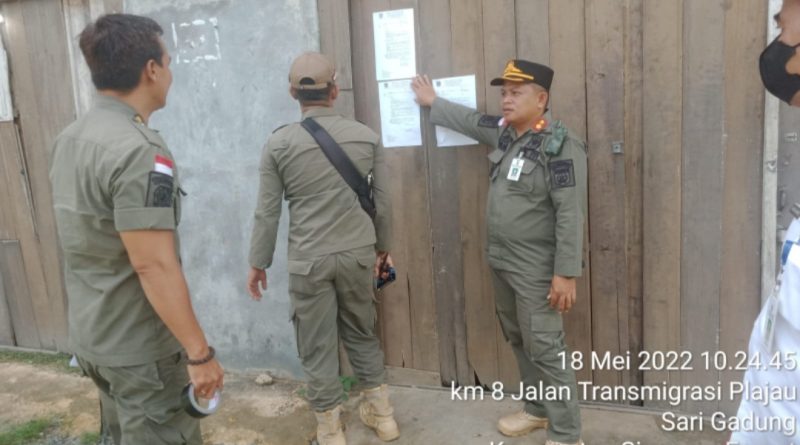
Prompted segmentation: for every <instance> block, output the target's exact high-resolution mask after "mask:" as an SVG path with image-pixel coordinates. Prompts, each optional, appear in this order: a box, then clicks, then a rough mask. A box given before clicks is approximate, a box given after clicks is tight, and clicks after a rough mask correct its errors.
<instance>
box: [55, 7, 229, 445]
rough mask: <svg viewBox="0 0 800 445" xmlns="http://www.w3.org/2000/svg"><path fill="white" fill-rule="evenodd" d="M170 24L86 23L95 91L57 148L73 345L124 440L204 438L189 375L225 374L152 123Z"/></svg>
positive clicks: (164, 74)
mask: <svg viewBox="0 0 800 445" xmlns="http://www.w3.org/2000/svg"><path fill="white" fill-rule="evenodd" d="M162 33H163V31H162V29H161V27H160V26H159V25H158V24H157V23H156V22H155V21H153V20H151V19H149V18H146V17H140V16H136V15H129V14H110V15H105V16H102V17H100V18H99V19H97V21H95V22H94V23H91V24H89V25H88V26H86V28H85V29H84V30H83V32H81V34H80V48H81V51H82V52H83V55H84V58H85V59H86V62H87V64H88V65H89V70H90V71H91V75H92V82H93V83H94V86H95V87H96V89H97V95H96V97H95V100H94V105H93V107H92V108H91V110H89V111H88V112H87V113H86V114H85V115H84V116H82V117H80V118H78V119H77V120H76V121H75V122H73V123H72V124H70V125H69V126H68V127H67V128H66V129H64V130H63V131H62V132H61V134H60V135H59V136H58V138H57V139H56V141H55V143H54V146H53V148H52V153H51V157H50V181H51V185H52V192H53V206H54V209H55V219H56V224H57V227H58V235H59V239H60V243H61V248H62V249H63V252H64V257H63V258H64V265H65V268H64V281H65V284H66V291H67V299H68V302H69V311H68V313H69V314H68V319H69V337H70V347H71V349H72V352H74V354H75V356H76V357H77V361H78V364H79V365H80V367H81V369H82V370H83V372H84V373H85V374H86V375H88V376H89V377H90V378H91V379H92V380H93V381H94V383H95V385H96V386H97V388H98V390H99V392H100V401H101V412H102V418H103V421H104V429H106V431H108V430H110V433H111V436H112V438H113V440H114V443H116V444H118V445H120V444H121V445H142V444H148V445H159V444H164V445H167V444H169V445H173V444H192V445H194V444H198V445H199V444H201V443H202V439H201V435H200V425H199V422H198V421H197V419H194V418H192V417H190V416H189V415H188V414H187V413H186V412H185V411H184V409H183V403H182V391H183V389H184V387H185V385H186V384H187V383H188V382H191V383H192V384H193V385H194V388H195V392H196V396H199V397H201V398H211V397H212V396H213V394H214V393H215V392H216V391H218V390H221V389H222V386H223V370H222V367H221V366H220V364H219V363H218V362H217V360H216V359H215V358H214V356H215V352H214V348H212V347H211V346H209V345H208V343H207V341H206V338H205V335H204V334H203V331H202V329H201V327H200V325H199V323H198V321H197V319H196V317H195V313H194V310H193V308H192V304H191V299H190V296H189V290H188V287H187V284H186V279H185V278H184V275H183V271H182V269H181V262H180V256H179V242H178V234H177V232H176V229H177V226H178V223H179V221H180V217H181V215H180V200H181V196H180V193H181V188H180V180H179V176H178V168H177V165H176V163H175V159H174V158H173V156H172V153H171V152H170V150H169V149H168V148H167V145H166V143H165V142H164V140H163V139H162V138H161V136H159V134H158V133H157V132H156V131H155V130H152V129H150V128H149V127H148V126H147V122H148V119H149V118H150V116H151V114H152V113H153V112H155V111H156V110H158V109H160V108H163V107H164V106H165V104H166V99H167V93H168V91H169V88H170V85H171V83H172V73H171V71H170V67H169V65H170V56H169V54H168V52H167V49H166V47H165V45H164V41H163V40H162V39H161V37H160V36H161V35H162Z"/></svg>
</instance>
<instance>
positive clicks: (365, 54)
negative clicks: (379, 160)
mask: <svg viewBox="0 0 800 445" xmlns="http://www.w3.org/2000/svg"><path fill="white" fill-rule="evenodd" d="M350 6H351V8H350V16H351V23H352V25H351V30H352V45H353V46H352V48H353V59H352V63H353V83H354V85H359V88H357V89H356V90H355V91H354V93H355V94H354V101H355V110H356V118H357V119H359V120H360V121H361V122H364V123H365V124H366V125H367V126H369V127H370V128H372V129H373V130H375V131H377V132H378V133H380V125H381V124H380V113H379V112H378V85H377V81H376V77H375V49H374V40H373V31H372V13H373V12H375V11H383V10H387V9H390V2H389V0H371V1H357V2H351V3H350ZM401 154H402V153H401V152H400V151H397V150H389V152H388V153H387V162H389V165H390V168H389V173H390V179H391V185H392V202H396V203H397V206H398V207H400V206H405V205H406V203H405V199H404V196H405V195H404V194H402V193H399V189H401V188H402V187H403V174H402V169H401V168H400V163H401V162H402V160H401V158H400V156H399V155H401ZM396 208H397V207H396ZM404 213H406V212H394V219H393V227H394V234H393V247H394V249H393V251H392V252H391V253H392V256H393V257H394V259H395V263H396V264H397V266H398V267H397V270H398V276H397V280H398V282H397V283H396V284H394V285H392V286H389V287H388V288H387V289H386V290H385V291H383V292H381V294H382V295H380V297H379V299H380V304H379V306H378V316H379V325H380V333H381V344H382V346H383V351H384V355H385V360H386V364H388V365H391V366H397V367H405V366H410V365H411V363H412V358H411V319H410V313H409V309H408V307H409V292H410V288H411V281H412V278H411V277H410V276H409V269H408V267H407V264H408V261H409V260H408V256H409V252H408V246H407V243H405V242H404V240H405V238H404V237H403V235H404V234H405V232H406V230H407V229H408V228H407V225H406V224H405V217H404V216H405V215H404Z"/></svg>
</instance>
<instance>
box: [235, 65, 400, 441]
mask: <svg viewBox="0 0 800 445" xmlns="http://www.w3.org/2000/svg"><path fill="white" fill-rule="evenodd" d="M335 77H336V71H335V68H334V65H333V63H331V61H330V60H328V58H327V57H325V56H323V55H322V54H319V53H304V54H302V55H300V56H299V57H297V58H296V59H295V60H294V62H293V63H292V66H291V69H290V72H289V83H290V85H289V92H290V94H291V95H292V97H293V98H295V99H297V100H298V102H299V103H300V108H301V111H302V113H303V122H301V123H295V124H290V125H286V126H284V127H280V128H278V129H276V130H275V131H274V132H273V134H272V136H270V138H269V141H268V142H267V146H266V148H265V149H264V153H263V156H262V159H261V167H260V172H261V186H260V188H259V194H258V204H257V208H256V211H255V224H254V226H253V237H252V241H251V244H250V265H251V268H250V272H249V275H248V278H247V286H248V290H249V292H250V295H251V296H252V297H253V298H254V299H256V300H259V299H260V298H261V291H262V289H266V287H267V275H266V272H265V270H264V269H267V268H268V267H270V266H271V265H272V260H273V254H274V250H275V240H276V237H277V233H278V220H279V219H280V214H281V202H282V200H283V199H284V198H285V199H286V200H287V201H288V202H289V215H290V218H289V220H290V226H289V255H288V269H289V294H290V296H291V300H292V307H293V311H294V313H293V316H292V321H293V322H294V328H295V331H296V335H297V350H298V353H299V354H300V358H301V360H302V363H303V368H304V369H305V372H306V374H307V375H308V379H309V382H308V399H309V400H310V402H311V405H312V407H313V409H314V411H315V415H316V418H317V442H318V443H319V444H320V445H345V443H346V440H345V435H344V431H343V429H342V423H341V420H340V414H341V410H342V407H341V403H342V398H343V395H344V393H343V390H342V384H341V382H340V380H339V346H338V345H339V338H340V337H341V339H342V342H343V343H344V347H345V349H346V350H347V355H348V357H349V358H350V362H351V364H352V366H353V369H354V371H355V373H356V376H357V377H358V379H359V382H360V383H361V384H362V385H363V387H364V388H365V390H364V392H363V394H362V400H361V404H360V406H359V415H360V417H361V420H362V421H363V422H364V423H365V424H366V425H367V426H368V427H370V428H372V429H373V430H375V432H376V433H377V435H378V437H379V438H380V439H381V440H383V441H390V440H394V439H397V438H398V437H399V436H400V431H399V429H398V427H397V423H396V422H395V420H394V416H393V409H392V406H391V405H390V403H389V394H388V391H387V387H386V385H385V384H384V380H385V379H384V364H383V352H382V351H381V349H380V342H379V340H378V337H377V336H376V334H375V321H376V312H375V304H374V301H373V278H383V279H388V275H389V272H388V271H389V269H390V267H391V266H392V258H391V256H390V255H389V247H390V246H389V242H390V240H391V220H392V213H391V207H390V203H389V189H388V183H387V179H388V172H387V166H386V163H385V154H384V148H383V146H381V144H380V138H379V137H378V135H377V134H375V132H373V131H372V130H370V129H369V128H367V127H366V126H364V125H362V124H361V123H359V122H356V121H353V120H351V119H346V118H344V117H342V116H340V115H339V114H338V113H337V112H336V111H335V110H334V109H333V103H334V101H335V100H336V98H337V96H338V94H339V88H338V86H337V85H336V82H335ZM368 178H372V179H373V181H372V185H371V186H370V185H369V181H368ZM370 189H371V190H370ZM370 191H371V192H372V194H373V196H374V199H373V197H370V196H369V194H370Z"/></svg>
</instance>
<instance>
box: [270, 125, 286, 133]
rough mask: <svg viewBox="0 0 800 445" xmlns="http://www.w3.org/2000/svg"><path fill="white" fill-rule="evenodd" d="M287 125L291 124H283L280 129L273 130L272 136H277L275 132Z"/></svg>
mask: <svg viewBox="0 0 800 445" xmlns="http://www.w3.org/2000/svg"><path fill="white" fill-rule="evenodd" d="M287 125H289V124H283V125H281V126H280V127H278V128H276V129H274V130H272V134H275V132H276V131H278V130H280V129H281V128H283V127H285V126H287Z"/></svg>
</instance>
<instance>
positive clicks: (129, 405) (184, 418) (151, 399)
mask: <svg viewBox="0 0 800 445" xmlns="http://www.w3.org/2000/svg"><path fill="white" fill-rule="evenodd" d="M78 364H79V365H80V367H81V369H82V370H83V372H84V373H85V374H86V375H87V376H88V377H89V378H91V379H92V380H93V381H94V383H95V385H97V388H98V389H99V390H100V405H101V406H102V410H103V411H102V417H103V421H104V423H105V424H104V425H103V427H104V429H108V430H110V432H111V436H112V437H113V439H114V443H115V444H117V445H143V444H147V445H184V444H185V445H201V444H202V443H203V440H202V438H201V436H200V422H198V421H197V419H194V418H192V417H190V416H189V415H188V414H187V413H186V411H184V409H183V406H182V404H181V391H182V390H183V387H184V386H186V384H188V383H189V374H188V372H187V371H186V359H185V357H183V354H181V353H177V354H173V355H170V356H169V357H166V358H163V359H161V360H158V361H157V362H155V363H147V364H144V365H136V366H118V367H114V366H97V365H93V364H92V363H89V362H88V361H86V360H84V359H82V358H80V357H78Z"/></svg>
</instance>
